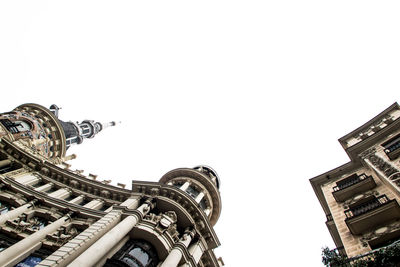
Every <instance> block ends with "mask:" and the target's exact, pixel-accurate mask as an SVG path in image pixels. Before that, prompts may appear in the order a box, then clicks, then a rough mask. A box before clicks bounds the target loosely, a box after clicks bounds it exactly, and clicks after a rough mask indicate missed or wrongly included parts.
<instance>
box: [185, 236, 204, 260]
mask: <svg viewBox="0 0 400 267" xmlns="http://www.w3.org/2000/svg"><path fill="white" fill-rule="evenodd" d="M188 250H189V253H190V255H192V256H193V258H194V261H195V262H196V263H199V261H200V258H201V256H202V255H203V252H204V249H203V248H202V245H201V242H200V241H197V242H196V243H194V244H192V245H190V247H189V249H188Z"/></svg>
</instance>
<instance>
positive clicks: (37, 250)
mask: <svg viewBox="0 0 400 267" xmlns="http://www.w3.org/2000/svg"><path fill="white" fill-rule="evenodd" d="M0 121H1V122H2V123H0V203H1V205H0V212H1V214H0V266H15V265H17V266H22V263H24V264H25V265H23V266H40V267H45V266H46V267H48V266H154V267H155V266H163V267H167V266H168V267H169V266H188V267H189V266H204V267H206V266H210V267H211V266H212V267H215V266H223V262H222V259H221V258H217V257H216V256H215V254H214V251H213V249H214V248H216V247H218V246H219V245H220V242H219V240H218V237H217V235H216V233H215V232H214V229H213V226H214V225H215V223H216V222H217V220H218V217H219V215H220V212H221V199H220V194H219V184H220V182H219V178H218V175H217V173H216V172H215V171H214V170H213V169H211V168H210V167H208V166H198V167H195V168H180V169H176V170H173V171H170V172H168V173H167V174H165V175H164V176H163V177H161V179H160V181H159V182H145V181H143V182H141V181H133V182H132V189H131V190H128V189H125V188H124V187H125V186H124V185H121V186H120V187H115V186H112V185H110V184H109V181H103V182H101V181H97V180H96V176H93V175H89V176H88V177H86V176H84V175H82V172H81V171H74V170H71V169H70V165H69V164H68V163H67V162H66V161H67V160H70V159H73V158H74V157H75V156H74V155H71V156H66V152H67V149H68V147H69V145H71V144H74V143H81V142H82V140H83V139H84V138H85V137H88V138H92V137H93V136H94V134H96V133H98V132H99V131H100V130H102V129H103V127H104V124H100V123H95V122H92V121H85V122H84V123H83V124H75V123H74V124H72V123H71V125H69V126H68V125H67V126H65V125H66V123H61V121H60V120H58V109H57V110H52V109H46V108H44V107H42V106H40V105H36V104H25V105H22V106H20V107H18V108H16V109H15V110H14V111H12V112H8V113H5V114H0ZM82 125H83V126H82ZM91 125H93V127H92V128H93V129H92V132H90V131H91V129H90V127H91ZM114 125H115V123H114ZM13 127H14V128H13ZM63 127H64V128H63ZM65 127H70V129H69V133H68V136H67V137H66V133H65ZM71 127H75V128H71ZM79 127H81V128H82V129H83V130H87V132H82V129H80V128H79ZM71 129H72V130H71ZM74 129H76V132H77V133H78V134H79V136H72V135H71V132H72V133H73V130H74ZM78 137H79V138H80V139H79V140H78V141H79V142H70V143H69V144H68V145H67V144H66V142H67V140H68V139H70V140H74V138H75V139H78ZM18 264H19V265H18Z"/></svg>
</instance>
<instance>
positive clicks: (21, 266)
mask: <svg viewBox="0 0 400 267" xmlns="http://www.w3.org/2000/svg"><path fill="white" fill-rule="evenodd" d="M41 261H42V258H39V257H33V256H28V257H27V258H25V259H24V260H23V261H21V262H20V263H18V264H17V265H15V267H34V266H36V265H38V264H39V263H40V262H41Z"/></svg>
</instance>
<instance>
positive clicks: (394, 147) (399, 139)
mask: <svg viewBox="0 0 400 267" xmlns="http://www.w3.org/2000/svg"><path fill="white" fill-rule="evenodd" d="M382 146H383V147H384V148H385V150H384V151H385V153H386V155H387V156H388V157H389V159H391V160H394V159H396V158H397V157H398V156H399V155H400V136H396V137H395V138H393V139H391V140H389V141H388V142H386V143H384V144H382Z"/></svg>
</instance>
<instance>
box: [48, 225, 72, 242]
mask: <svg viewBox="0 0 400 267" xmlns="http://www.w3.org/2000/svg"><path fill="white" fill-rule="evenodd" d="M77 234H78V230H76V228H75V227H70V228H69V229H67V228H66V227H61V228H60V229H58V230H57V231H56V232H54V233H53V234H52V235H50V236H48V239H49V240H51V241H53V242H54V243H55V244H56V245H58V246H62V245H64V244H65V243H67V242H68V241H69V240H71V239H73V238H74V237H75V236H76V235H77Z"/></svg>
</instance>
